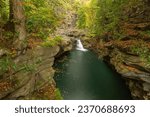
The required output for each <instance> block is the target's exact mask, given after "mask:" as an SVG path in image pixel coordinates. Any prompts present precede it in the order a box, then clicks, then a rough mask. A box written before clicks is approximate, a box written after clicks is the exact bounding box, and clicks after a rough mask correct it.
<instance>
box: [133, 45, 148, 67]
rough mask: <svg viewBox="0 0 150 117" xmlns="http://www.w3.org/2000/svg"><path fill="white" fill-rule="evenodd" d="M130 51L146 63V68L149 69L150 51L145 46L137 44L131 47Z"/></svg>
mask: <svg viewBox="0 0 150 117" xmlns="http://www.w3.org/2000/svg"><path fill="white" fill-rule="evenodd" d="M131 51H132V52H133V53H135V54H137V55H139V56H140V57H141V58H142V59H143V60H144V61H145V62H146V64H147V67H150V54H149V53H150V50H149V48H148V47H147V46H146V45H145V44H143V43H138V45H134V46H132V47H131Z"/></svg>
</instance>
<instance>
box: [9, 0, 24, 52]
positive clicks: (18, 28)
mask: <svg viewBox="0 0 150 117" xmlns="http://www.w3.org/2000/svg"><path fill="white" fill-rule="evenodd" d="M9 6H10V13H9V21H8V22H9V23H8V24H9V29H10V30H11V31H12V32H13V34H14V45H15V49H17V50H22V49H24V48H25V47H26V44H25V41H26V27H25V12H24V9H23V0H9Z"/></svg>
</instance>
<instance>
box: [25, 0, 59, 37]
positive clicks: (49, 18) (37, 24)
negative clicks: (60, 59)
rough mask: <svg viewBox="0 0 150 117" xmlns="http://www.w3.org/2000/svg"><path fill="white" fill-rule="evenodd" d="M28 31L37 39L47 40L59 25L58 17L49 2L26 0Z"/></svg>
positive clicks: (44, 0) (46, 0) (45, 0)
mask: <svg viewBox="0 0 150 117" xmlns="http://www.w3.org/2000/svg"><path fill="white" fill-rule="evenodd" d="M25 10H26V16H27V29H28V32H29V33H36V36H37V37H40V38H43V39H45V38H47V37H48V36H49V34H50V33H51V32H52V31H54V29H55V28H56V26H57V25H58V21H59V20H58V17H57V16H56V14H55V13H54V11H53V9H52V6H50V5H49V3H48V0H38V1H37V0H26V4H25Z"/></svg>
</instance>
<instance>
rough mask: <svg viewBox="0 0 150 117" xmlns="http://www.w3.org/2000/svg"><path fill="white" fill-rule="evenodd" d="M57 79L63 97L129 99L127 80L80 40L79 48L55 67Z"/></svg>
mask: <svg viewBox="0 0 150 117" xmlns="http://www.w3.org/2000/svg"><path fill="white" fill-rule="evenodd" d="M54 67H55V68H56V71H57V72H56V74H55V76H54V79H55V81H56V84H57V88H59V90H60V92H61V95H62V97H63V99H64V100H129V99H132V98H131V94H130V92H129V89H128V88H127V86H126V84H125V81H124V80H123V79H122V78H121V76H120V75H118V74H117V73H116V72H114V71H113V70H112V69H111V68H110V66H108V65H107V64H106V63H105V62H103V61H102V60H99V59H98V57H97V56H96V55H95V54H94V53H93V52H91V51H89V50H87V49H84V47H83V45H82V43H81V41H80V40H77V47H76V49H74V50H72V51H71V52H69V53H68V54H67V55H66V56H65V57H64V58H63V59H61V60H58V61H57V63H56V64H55V66H54Z"/></svg>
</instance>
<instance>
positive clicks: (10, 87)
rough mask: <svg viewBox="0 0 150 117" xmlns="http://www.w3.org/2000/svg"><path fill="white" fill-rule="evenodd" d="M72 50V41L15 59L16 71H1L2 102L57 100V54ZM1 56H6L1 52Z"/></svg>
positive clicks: (37, 49) (0, 89)
mask: <svg viewBox="0 0 150 117" xmlns="http://www.w3.org/2000/svg"><path fill="white" fill-rule="evenodd" d="M71 49H72V43H71V41H70V40H63V41H62V43H61V44H60V46H54V47H41V46H37V47H35V48H34V49H30V50H27V52H26V53H25V54H23V55H20V56H18V57H16V58H15V59H14V60H13V64H14V65H12V67H14V69H8V70H6V71H4V70H3V69H0V99H57V90H56V84H55V82H54V80H53V76H54V73H55V70H54V69H53V67H52V66H53V64H54V60H55V57H56V56H57V55H58V54H59V55H61V53H63V52H66V51H70V50H71ZM0 54H1V56H2V55H3V56H5V54H6V55H7V53H6V51H2V49H1V51H0ZM1 62H2V61H1Z"/></svg>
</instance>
